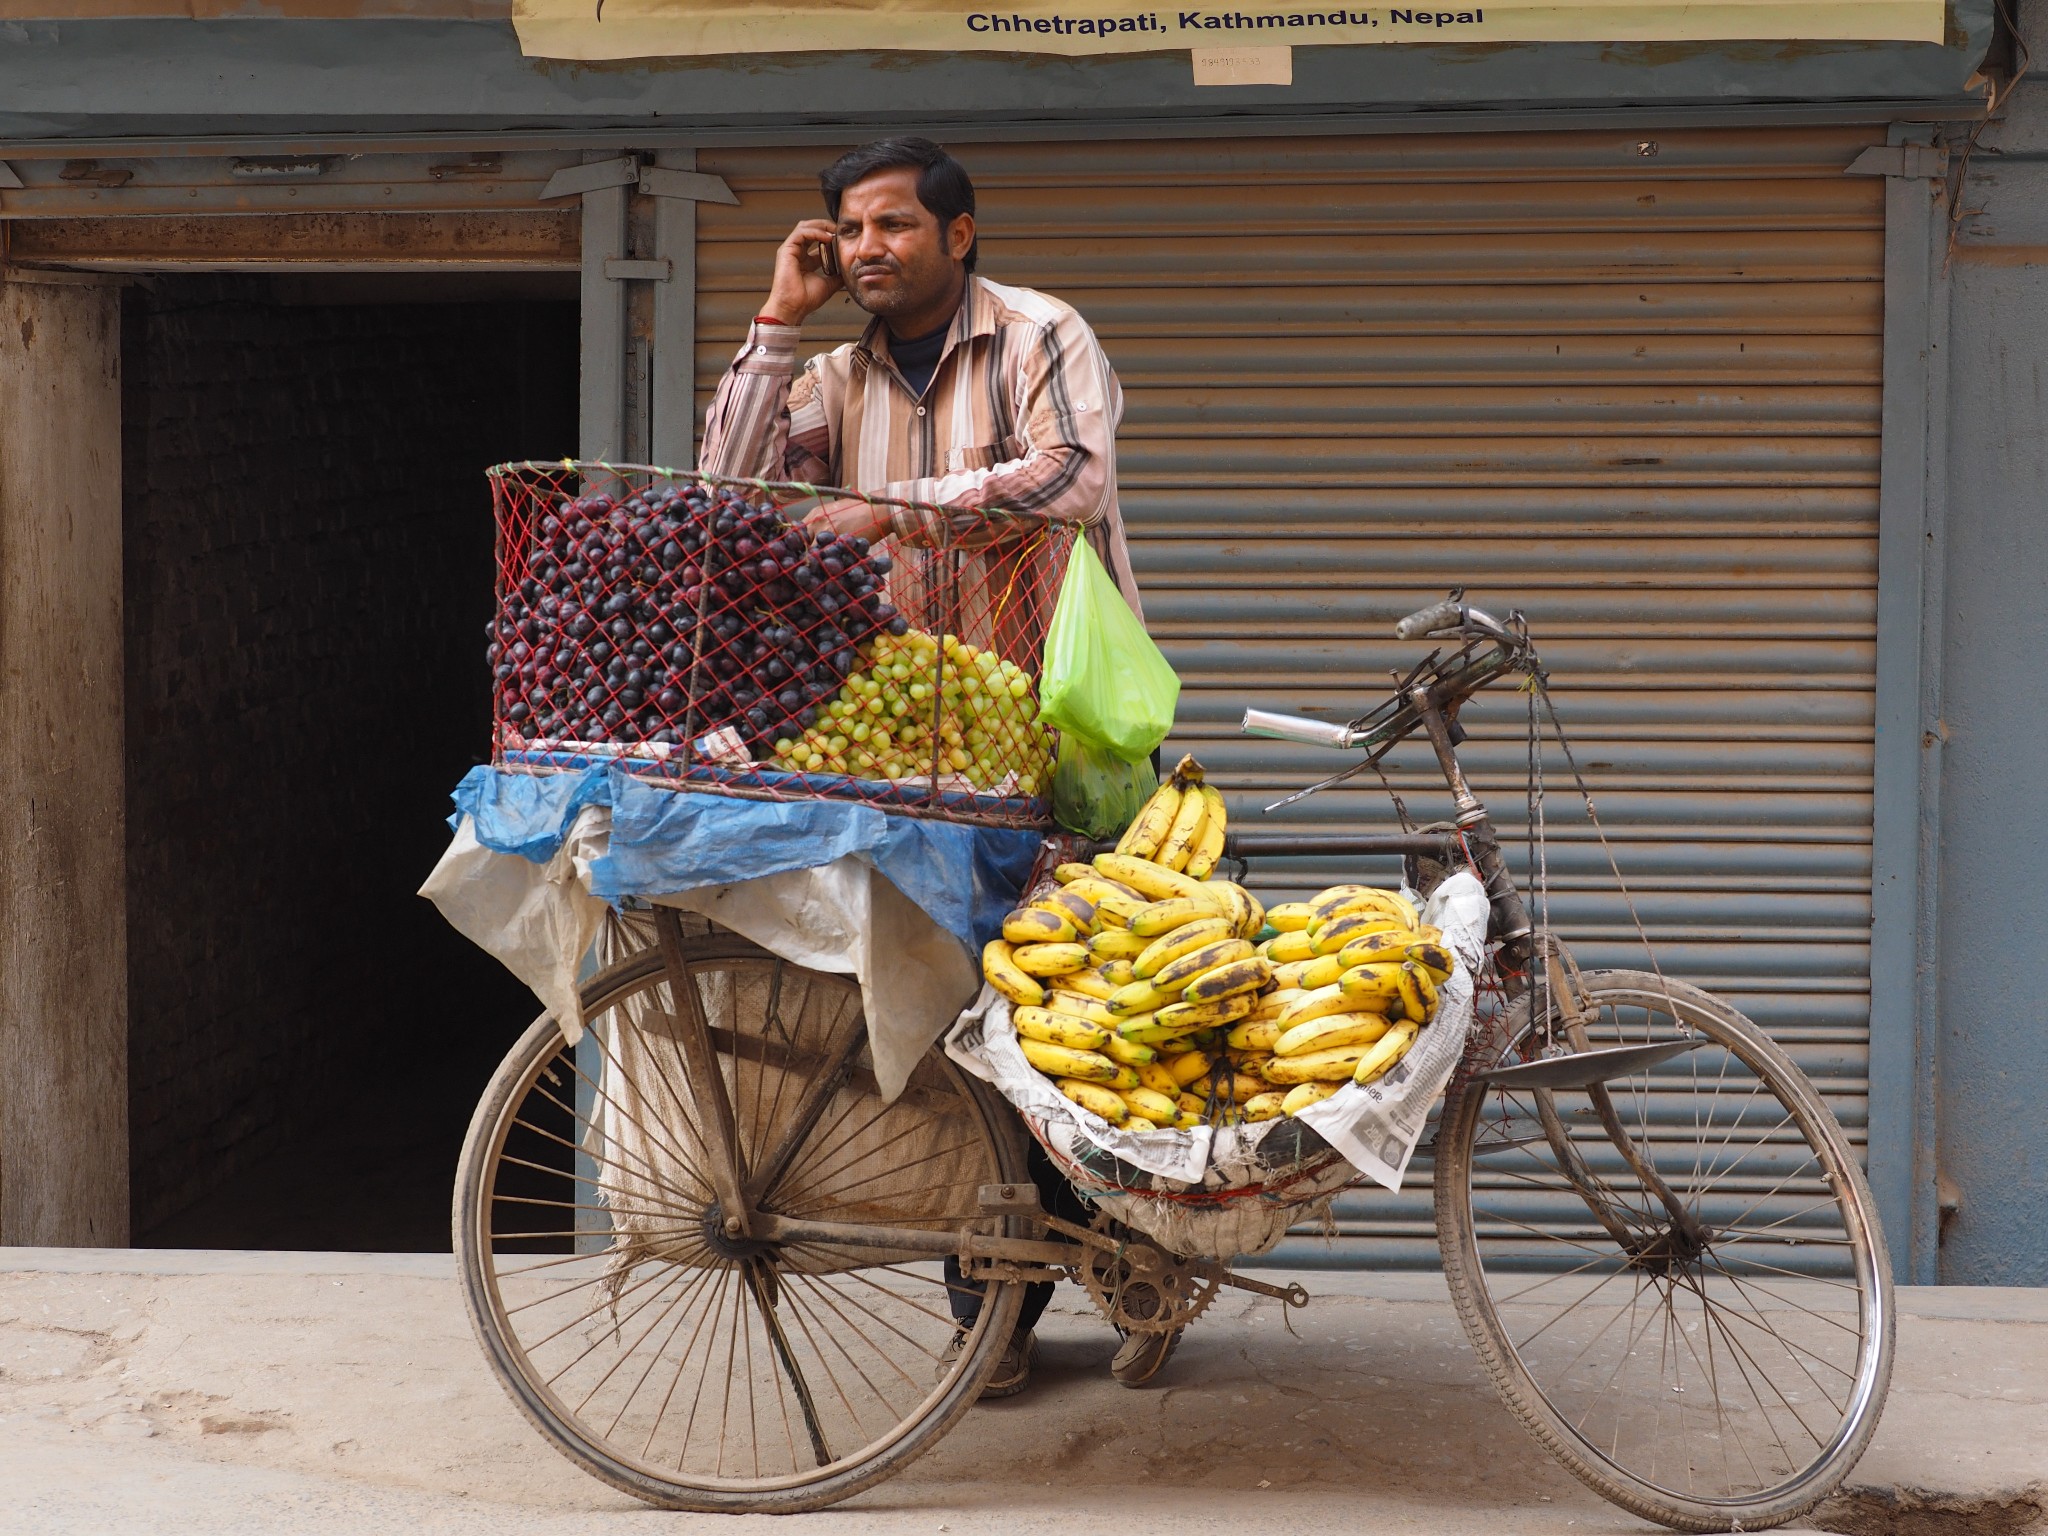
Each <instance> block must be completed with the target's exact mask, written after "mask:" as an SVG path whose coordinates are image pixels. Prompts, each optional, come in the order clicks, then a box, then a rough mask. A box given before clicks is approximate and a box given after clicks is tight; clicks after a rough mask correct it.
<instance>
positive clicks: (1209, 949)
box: [1018, 923, 1252, 1002]
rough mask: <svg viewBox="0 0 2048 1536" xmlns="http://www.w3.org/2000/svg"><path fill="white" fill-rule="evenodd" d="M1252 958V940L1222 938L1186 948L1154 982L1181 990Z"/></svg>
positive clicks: (1159, 971) (1141, 963)
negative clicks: (1232, 964)
mask: <svg viewBox="0 0 2048 1536" xmlns="http://www.w3.org/2000/svg"><path fill="white" fill-rule="evenodd" d="M1188 926H1189V927H1191V928H1199V927H1201V926H1202V925H1201V924H1199V923H1190V924H1189V925H1188ZM1251 958H1252V943H1251V940H1250V939H1239V938H1219V939H1216V940H1213V941H1212V942H1210V943H1206V944H1198V945H1197V946H1196V947H1195V948H1193V949H1190V950H1186V951H1184V952H1183V953H1181V954H1180V955H1179V956H1178V957H1177V958H1175V959H1171V960H1169V961H1168V962H1167V963H1166V964H1164V965H1162V966H1160V967H1159V968H1158V969H1157V970H1155V971H1154V972H1153V974H1152V978H1151V979H1152V985H1153V986H1155V987H1166V988H1171V989H1173V990H1175V991H1178V990H1180V989H1181V988H1183V987H1185V986H1186V985H1187V984H1188V983H1189V982H1191V981H1193V980H1194V979H1195V978H1196V977H1197V976H1201V975H1205V974H1206V973H1208V972H1210V971H1213V970H1215V969H1216V968H1217V967H1218V966H1221V965H1228V964H1230V963H1231V962H1232V961H1233V960H1249V959H1251ZM1018 963H1019V964H1022V963H1023V962H1022V961H1019V962H1018ZM1027 969H1028V967H1027ZM1138 974H1139V975H1140V976H1142V975H1144V974H1145V961H1144V957H1143V956H1140V957H1139V960H1138ZM1186 1001H1188V1002H1200V1001H1202V999H1200V998H1187V999H1186Z"/></svg>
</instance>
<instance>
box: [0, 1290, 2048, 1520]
mask: <svg viewBox="0 0 2048 1536" xmlns="http://www.w3.org/2000/svg"><path fill="white" fill-rule="evenodd" d="M1267 1277H1268V1278H1272V1277H1271V1276H1267ZM1297 1278H1299V1279H1301V1280H1302V1282H1303V1283H1304V1284H1305V1285H1306V1286H1307V1287H1308V1288H1309V1289H1310V1290H1311V1291H1312V1292H1314V1293H1315V1295H1316V1298H1317V1299H1316V1302H1315V1303H1314V1305H1312V1306H1311V1307H1310V1308H1309V1309H1308V1310H1306V1311H1304V1312H1298V1313H1294V1314H1292V1316H1291V1322H1292V1328H1291V1329H1290V1328H1289V1326H1288V1322H1287V1321H1284V1320H1283V1319H1282V1318H1281V1317H1280V1315H1279V1310H1278V1309H1277V1308H1276V1307H1275V1305H1274V1304H1272V1303H1269V1302H1264V1301H1258V1300H1255V1299H1253V1298H1249V1297H1244V1298H1242V1299H1240V1297H1239V1295H1238V1293H1229V1294H1227V1295H1226V1296H1225V1297H1224V1298H1223V1299H1222V1300H1220V1301H1219V1302H1218V1303H1217V1304H1216V1305H1215V1306H1214V1307H1213V1308H1211V1310H1210V1312H1209V1313H1208V1314H1207V1315H1206V1316H1204V1317H1203V1319H1202V1320H1201V1322H1200V1323H1199V1324H1198V1325H1197V1326H1196V1327H1195V1328H1194V1329H1192V1330H1190V1332H1189V1334H1188V1336H1187V1339H1186V1340H1185V1342H1184V1344H1183V1346H1182V1348H1181V1350H1180V1352H1179V1354H1178V1355H1177V1356H1176V1357H1175V1359H1174V1361H1173V1363H1172V1364H1171V1365H1170V1366H1169V1367H1168V1370H1167V1372H1166V1373H1165V1375H1164V1376H1163V1377H1162V1378H1161V1385H1160V1386H1159V1387H1158V1388H1157V1389H1156V1390H1152V1391H1147V1392H1130V1391H1126V1390H1124V1389H1122V1388H1119V1387H1117V1386H1116V1385H1114V1384H1113V1383H1112V1382H1110V1380H1109V1379H1108V1376H1107V1373H1106V1369H1105V1367H1106V1363H1107V1360H1108V1356H1109V1353H1110V1350H1111V1348H1112V1346H1113V1338H1112V1336H1111V1335H1110V1334H1109V1332H1108V1331H1107V1329H1106V1328H1105V1327H1104V1326H1103V1325H1102V1324H1101V1323H1100V1321H1099V1320H1097V1319H1096V1317H1095V1315H1094V1313H1093V1311H1092V1310H1091V1309H1089V1308H1088V1307H1087V1304H1086V1300H1085V1298H1084V1297H1082V1295H1081V1293H1080V1292H1079V1291H1078V1290H1074V1289H1071V1288H1068V1289H1067V1290H1065V1291H1063V1293H1062V1297H1061V1299H1060V1301H1059V1302H1058V1303H1056V1304H1055V1307H1054V1310H1053V1311H1052V1313H1050V1314H1049V1315H1048V1318H1047V1320H1046V1323H1045V1325H1044V1326H1043V1327H1042V1328H1041V1330H1040V1337H1041V1354H1040V1364H1039V1373H1038V1379H1037V1381H1036V1382H1035V1384H1034V1386H1033V1388H1032V1390H1031V1391H1030V1392H1029V1393H1027V1394H1026V1395H1025V1396H1023V1397H1021V1398H1019V1399H1016V1400H1014V1401H1013V1402H1010V1403H1003V1404H985V1405H982V1406H980V1407H978V1408H976V1409H975V1410H974V1411H973V1412H972V1413H970V1414H969V1416H968V1417H967V1419H966V1420H965V1421H963V1423H962V1424H961V1426H960V1427H959V1428H958V1429H956V1430H955V1431H954V1432H953V1434H952V1435H951V1436H950V1437H948V1438H947V1439H946V1440H945V1441H944V1442H942V1443H941V1445H940V1446H939V1447H938V1448H937V1449H936V1450H935V1451H933V1452H932V1453H931V1454H930V1455H928V1456H927V1457H925V1458H924V1459H923V1460H922V1461H920V1462H918V1463H917V1464H915V1465H914V1466H913V1467H911V1468H910V1469H909V1470H908V1471H907V1472H905V1473H904V1474H903V1475H902V1476H900V1477H899V1478H897V1479H896V1480H894V1481H893V1482H890V1483H887V1484H884V1485H883V1486H881V1487H879V1488H876V1489H873V1490H870V1491H869V1492H868V1493H866V1494H863V1495H861V1496H860V1497H859V1498H857V1499H855V1500H853V1501H852V1502H851V1503H849V1504H847V1505H844V1506H841V1507H840V1508H839V1509H837V1510H834V1511H830V1512H827V1513H825V1514H821V1515H813V1516H802V1517H796V1523H795V1524H787V1523H776V1522H775V1521H774V1520H773V1518H772V1517H743V1518H734V1517H719V1516H689V1515H670V1514H664V1513H660V1512H657V1511H650V1510H647V1509H645V1508H643V1507H642V1506H640V1505H638V1504H636V1503H634V1502H633V1501H632V1500H630V1499H627V1498H625V1497H623V1496H622V1495H619V1494H616V1493H614V1492H612V1491H611V1490H610V1489H608V1488H606V1487H604V1486H603V1485H601V1484H599V1483H597V1482H595V1481H593V1480H592V1479H590V1478H588V1477H586V1476H585V1475H584V1474H582V1473H581V1472H579V1471H577V1470H576V1469H575V1468H573V1467H572V1466H570V1465H569V1463H567V1462H566V1461H564V1460H562V1459H561V1458H560V1457H558V1456H557V1455H555V1454H554V1453H553V1452H552V1451H551V1450H549V1449H548V1448H547V1447H546V1446H545V1445H544V1444H543V1442H542V1441H541V1440H540V1439H539V1438H538V1437H537V1436H536V1435H535V1434H534V1433H533V1431H532V1430H531V1429H530V1428H529V1427H528V1426H527V1424H526V1422H525V1421H524V1420H523V1419H522V1418H521V1417H520V1416H519V1415H518V1414H517V1412H515V1410H514V1409H513V1408H512V1406H511V1405H510V1403H509V1402H508V1401H507V1400H506V1398H505V1396H504V1394H503V1393H502V1392H501V1391H500V1390H499V1388H498V1386H497V1383H496V1381H495V1380H494V1379H493V1378H492V1377H491V1376H490V1374H489V1373H488V1371H487V1370H486V1368H485V1366H484V1363H483V1358H482V1356H481V1354H480V1352H479V1350H478V1348H477V1346H476V1343H475V1341H474V1340H473V1339H472V1337H471V1335H470V1332H469V1327H468V1323H467V1320H466V1319H465V1317H464V1315H463V1312H462V1306H461V1302H460V1299H459V1296H458V1294H457V1290H456V1286H455V1282H454V1278H453V1269H452V1262H451V1260H450V1259H449V1258H448V1257H447V1256H445V1255H376V1254H306V1253H255V1254H252V1253H207V1252H163V1251H159V1252H152V1251H139V1250H138V1251H86V1250H34V1249H7V1250H0V1532H6V1533H12V1532H23V1533H28V1532H33V1533H37V1536H72V1533H80V1536H82V1533H93V1536H121V1533H128V1532H136V1533H141V1532H148V1533H151V1536H172V1533H183V1532H188V1531H189V1532H195V1533H197V1532H205V1533H209V1536H214V1533H218V1536H229V1533H237V1532H245V1531H246V1532H259V1531H260V1532H266V1533H268V1532H309V1533H320V1536H325V1533H330V1532H335V1533H339V1532H372V1531H387V1530H396V1529H400V1528H403V1529H405V1530H407V1531H408V1532H409V1533H412V1532H440V1531H448V1532H470V1531H486V1530H487V1531H490V1532H493V1533H502V1536H526V1533H535V1536H542V1533H545V1536H555V1533H563V1536H567V1533H570V1532H575V1533H577V1536H605V1533H610V1532H614V1531H617V1532H625V1531H643V1532H644V1531H650V1530H661V1531H673V1530H685V1529H688V1530H703V1531H706V1532H712V1531H715V1532H717V1533H719V1536H726V1533H731V1536H746V1533H748V1532H750V1531H754V1530H756V1529H758V1530H759V1531H766V1530H768V1529H769V1528H770V1526H771V1525H773V1527H774V1529H775V1530H776V1531H777V1532H778V1536H789V1533H790V1532H792V1531H796V1530H799V1529H815V1530H819V1531H825V1532H829V1533H832V1536H840V1533H847V1536H899V1533H903V1536H907V1533H918V1536H931V1533H937V1532H944V1533H947V1536H954V1533H958V1536H980V1533H984V1532H986V1533H991V1536H993V1533H996V1532H1003V1533H1011V1532H1017V1531H1039V1530H1051V1529H1054V1528H1056V1527H1061V1526H1071V1525H1072V1524H1074V1523H1075V1522H1087V1523H1089V1524H1091V1525H1095V1526H1100V1527H1105V1528H1113V1529H1115V1530H1117V1531H1118V1532H1119V1533H1120V1536H1124V1533H1139V1532H1153V1531H1158V1532H1167V1531H1172V1532H1176V1533H1178V1532H1208V1531H1223V1530H1231V1531H1239V1530H1241V1529H1242V1528H1243V1527H1244V1526H1245V1525H1246V1524H1247V1523H1249V1522H1253V1521H1256V1522H1258V1523H1259V1524H1260V1525H1264V1526H1272V1527H1274V1528H1277V1529H1284V1530H1287V1531H1289V1532H1290V1536H1293V1533H1297V1532H1301V1531H1304V1530H1308V1531H1322V1530H1329V1531H1337V1530H1343V1531H1346V1532H1359V1531H1367V1532H1375V1533H1377V1532H1402V1533H1406V1532H1418V1533H1421V1532H1427V1533H1432V1536H1434V1533H1442V1536H1463V1533H1473V1536H1477V1533H1481V1532H1484V1533H1488V1536H1494V1533H1502V1532H1513V1533H1525V1532H1526V1533H1531V1536H1585V1533H1590V1532H1610V1531H1611V1532H1626V1531H1643V1530H1647V1529H1648V1527H1645V1526H1643V1525H1642V1524H1640V1523H1639V1522H1637V1521H1635V1520H1634V1519H1633V1518H1631V1517H1629V1516H1627V1515H1625V1514H1622V1513H1621V1512H1620V1511H1618V1510H1615V1509H1613V1508H1612V1507H1610V1506H1608V1505H1607V1504H1605V1503H1603V1502H1601V1501H1600V1500H1599V1499H1597V1498H1595V1497H1594V1496H1593V1495H1592V1494H1590V1493H1589V1492H1587V1491H1586V1490H1584V1489H1583V1488H1582V1487H1581V1486H1580V1485H1579V1484H1578V1483H1577V1482H1575V1481H1574V1480H1573V1479H1571V1478H1570V1477H1568V1476H1567V1475H1565V1474H1564V1473H1563V1472H1562V1471H1560V1470H1559V1469H1557V1468H1556V1467H1555V1466H1554V1465H1553V1464H1552V1463H1551V1462H1550V1461H1549V1460H1548V1458H1547V1457H1545V1456H1544V1455H1543V1454H1542V1452H1541V1451H1540V1450H1538V1449H1537V1447H1536V1446H1535V1445H1534V1443H1533V1442H1531V1441H1530V1440H1528V1439H1527V1438H1526V1437H1525V1436H1524V1435H1523V1433H1522V1432H1521V1430H1520V1429H1519V1428H1518V1427H1517V1426H1516V1425H1515V1424H1514V1422H1513V1421H1512V1420H1511V1419H1509V1417H1508V1416H1507V1414H1506V1412H1505V1411H1504V1410H1503V1409H1502V1408H1501V1407H1500V1406H1499V1404H1498V1403H1497V1401H1496V1400H1495V1398H1494V1396H1493V1393H1492V1389H1491V1387H1490V1386H1489V1385H1488V1384H1487V1382H1486V1381H1485V1379H1484V1378H1483V1376H1482V1375H1481V1373H1480V1370H1479V1367H1478V1366H1477V1364H1476V1363H1475V1362H1474V1360H1473V1358H1472V1356H1471V1352H1470V1350H1469V1348H1468V1347H1467V1345H1466V1343H1465V1340H1464V1336H1463V1333H1462V1332H1461V1330H1460V1329H1459V1327H1458V1324H1457V1320H1456V1318H1455V1317H1454V1316H1453V1314H1452V1312H1451V1309H1450V1306H1449V1303H1448V1300H1447V1299H1446V1297H1445V1294H1444V1287H1443V1283H1442V1281H1441V1279H1440V1278H1438V1277H1436V1276H1434V1275H1413V1276H1411V1275H1333V1274H1302V1275H1300V1276H1298V1277H1297ZM1901 1297H1902V1302H1903V1307H1902V1311H1903V1313H1904V1319H1903V1324H1902V1329H1901V1338H1900V1345H1899V1353H1898V1365H1897V1370H1896V1375H1895V1378H1894V1381H1893V1386H1892V1395H1891V1401H1890V1406H1889V1407H1888V1409H1887V1410H1886V1413H1885V1417H1884V1421H1883V1424H1882V1426H1881V1427H1880V1429H1879V1431H1878V1435H1877V1439H1876V1442H1875V1444H1874V1445H1873V1447H1872V1449H1871V1451H1870V1453H1869V1454H1868V1455H1867V1456H1866V1457H1865V1458H1864V1460H1863V1463H1862V1465H1861V1466H1860V1467H1859V1468H1858V1469H1857V1471H1856V1472H1855V1474H1854V1475H1853V1477H1852V1479H1851V1484H1850V1493H1849V1497H1847V1498H1845V1499H1839V1500H1837V1501H1836V1502H1835V1503H1834V1504H1833V1505H1831V1506H1829V1507H1828V1508H1827V1509H1826V1510H1825V1511H1824V1512H1823V1514H1822V1515H1821V1516H1820V1517H1819V1519H1818V1523H1819V1524H1820V1525H1821V1526H1823V1527H1825V1528H1830V1529H1836V1530H1846V1531H1853V1532H1856V1533H1857V1536H1947V1533H1948V1532H1951V1531H1954V1532H1959V1533H1960V1532H1970V1533H1973V1536H1975V1533H1981V1536H2019V1533H2021V1532H2024V1531H2028V1530H2031V1529H2035V1528H2037V1527H2038V1528H2040V1529H2043V1530H2048V1516H2044V1514H2043V1509H2044V1505H2048V1291H2017V1290H1917V1291H1907V1292H1902V1293H1901Z"/></svg>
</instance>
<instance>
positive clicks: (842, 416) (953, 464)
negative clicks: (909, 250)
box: [699, 276, 1142, 613]
mask: <svg viewBox="0 0 2048 1536" xmlns="http://www.w3.org/2000/svg"><path fill="white" fill-rule="evenodd" d="M802 339H803V335H802V331H801V330H800V329H799V328H798V327H796V326H787V325H762V324H759V323H758V322H757V323H756V324H755V325H754V326H753V327H752V328H751V329H750V330H749V331H748V332H747V340H746V345H745V346H743V347H741V348H740V352H739V356H738V357H736V358H735V359H734V360H733V365H732V367H731V368H730V369H728V370H727V371H726V375H725V377H724V378H723V379H721V380H720V381H719V385H718V395H717V397H716V398H715V399H714V400H713V401H712V402H711V410H710V413H709V415H708V416H707V417H706V420H705V423H704V447H703V451H702V453H701V455H700V456H699V462H700V464H701V466H702V467H703V468H704V469H707V470H709V471H710V472H712V473H713V474H723V475H735V476H745V477H753V478H759V479H766V480H799V481H804V482H807V483H811V484H822V485H841V486H849V487H852V488H854V489H857V490H862V491H866V492H868V493H869V494H871V495H878V496H895V497H900V498H902V499H904V500H906V501H924V502H930V503H933V504H935V505H938V506H943V507H949V508H957V509H959V510H961V511H963V512H974V511H979V510H982V509H984V508H1008V509H1011V510H1015V511H1020V512H1038V513H1043V514H1044V515H1046V516H1048V517H1056V518H1063V519H1068V520H1071V521H1074V522H1078V523H1080V524H1081V525H1082V526H1083V527H1085V528H1086V529H1087V530H1088V539H1089V542H1090V543H1091V544H1093V545H1094V547H1095V552H1096V553H1097V554H1098V555H1100V556H1101V557H1102V561H1103V564H1104V565H1105V566H1107V567H1108V569H1109V571H1110V573H1111V574H1112V575H1113V576H1114V577H1115V578H1116V582H1117V585H1118V586H1119V587H1120V588H1121V589H1122V591H1123V594H1124V597H1125V598H1126V600H1128V601H1129V603H1130V605H1131V608H1132V610H1133V611H1135V612H1140V613H1142V609H1140V608H1139V605H1138V585H1137V582H1136V580H1135V579H1134V578H1133V577H1132V574H1131V559H1130V551H1129V549H1128V548H1127V547H1126V545H1125V542H1124V525H1123V516H1122V514H1121V513H1120V512H1119V511H1118V510H1117V503H1116V429H1117V424H1118V423H1119V422H1120V421H1121V420H1122V419H1123V411H1124V396H1123V387H1122V386H1121V385H1120V384H1118V383H1117V378H1116V373H1115V372H1114V371H1113V370H1112V369H1111V368H1110V366H1109V359H1108V358H1107V357H1106V356H1104V355H1103V351H1102V346H1101V343H1099V342H1098V341H1096V339H1095V333H1094V331H1092V330H1090V329H1089V327H1088V322H1087V321H1085V320H1083V319H1082V318H1081V317H1080V315H1078V314H1077V313H1075V311H1074V310H1073V309H1072V308H1071V307H1070V306H1068V305H1066V304H1063V303H1061V302H1060V301H1059V300H1058V299H1055V298H1052V297H1050V296H1049V295H1047V294H1043V293H1037V292H1034V291H1033V290H1032V289H1029V288H1009V287H1005V286H1003V285H1002V284H1000V283H991V282H989V281H988V280H987V279H985V278H979V277H974V276H969V278H968V279H967V291H966V294H965V296H964V298H963V302H962V303H961V306H960V310H959V313H958V314H956V315H955V316H954V318H953V325H952V329H951V330H950V331H948V332H947V335H946V341H945V347H944V350H943V351H942V352H941V353H940V356H939V365H938V368H937V370H936V371H935V372H934V373H933V374H932V377H931V382H930V383H929V384H928V385H927V386H926V387H925V391H924V393H923V394H922V395H914V394H912V393H911V390H910V386H909V385H908V384H906V383H905V382H904V381H903V376H902V374H900V373H899V372H898V371H897V369H896V366H895V364H894V363H893V362H891V361H890V358H889V331H888V327H887V326H886V325H885V324H884V323H883V322H882V321H881V320H880V319H879V318H877V319H875V320H873V321H871V322H870V323H869V325H868V328H867V330H866V332H865V333H864V334H863V335H862V336H861V338H860V340H858V341H855V342H849V343H847V344H846V345H845V346H842V347H839V348H836V349H835V350H833V351H831V352H827V353H824V354H822V355H820V356H818V357H814V358H812V359H811V360H810V361H809V362H808V363H806V364H805V365H804V368H803V372H802V373H801V374H799V373H798V372H797V367H796V358H797V352H798V348H799V346H800V344H801V342H802ZM887 510H888V511H889V512H890V514H891V520H892V524H893V527H894V531H895V532H896V533H897V535H898V536H899V537H903V538H906V539H909V540H912V541H915V540H917V538H918V536H919V535H920V534H921V533H926V532H927V524H928V520H929V514H926V513H921V512H918V511H915V510H913V509H908V508H889V509H887Z"/></svg>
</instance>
